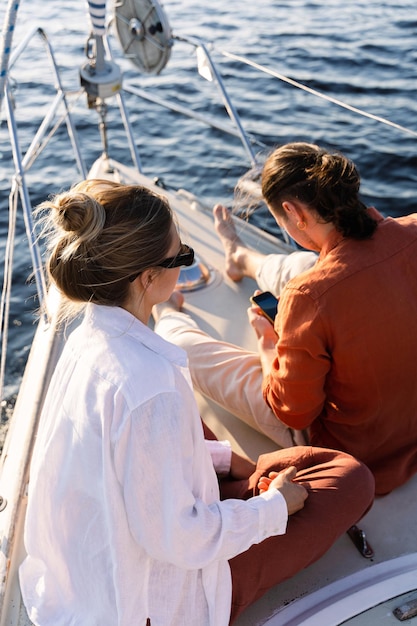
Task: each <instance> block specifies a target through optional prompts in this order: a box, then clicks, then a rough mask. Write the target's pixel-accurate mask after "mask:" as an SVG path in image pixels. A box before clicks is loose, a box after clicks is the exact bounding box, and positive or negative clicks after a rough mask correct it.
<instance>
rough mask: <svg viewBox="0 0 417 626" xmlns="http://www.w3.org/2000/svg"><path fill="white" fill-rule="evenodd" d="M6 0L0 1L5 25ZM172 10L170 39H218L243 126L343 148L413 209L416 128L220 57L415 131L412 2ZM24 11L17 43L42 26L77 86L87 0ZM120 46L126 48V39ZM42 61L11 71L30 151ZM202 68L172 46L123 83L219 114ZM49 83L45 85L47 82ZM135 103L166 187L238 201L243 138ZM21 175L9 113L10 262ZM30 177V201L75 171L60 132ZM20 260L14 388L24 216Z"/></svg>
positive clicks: (94, 134) (81, 113)
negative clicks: (14, 187) (15, 175)
mask: <svg viewBox="0 0 417 626" xmlns="http://www.w3.org/2000/svg"><path fill="white" fill-rule="evenodd" d="M108 2H109V6H110V0H108ZM4 4H5V2H4V0H3V2H2V5H4ZM4 8H5V7H4V6H2V7H1V8H0V18H1V20H2V18H3V12H4ZM164 8H165V12H166V13H167V16H168V19H169V22H170V25H171V28H172V30H173V33H174V35H187V36H194V37H195V36H198V37H201V38H202V39H203V40H204V41H205V42H211V43H212V52H213V54H214V58H215V59H216V60H217V61H218V62H219V67H220V71H221V73H222V75H223V77H224V79H225V81H226V85H227V87H228V89H229V92H230V95H231V96H232V98H233V100H234V102H235V105H236V106H237V109H238V111H239V114H240V115H241V116H242V120H243V123H244V125H245V128H246V129H247V130H248V131H249V132H251V133H253V134H254V135H255V136H256V138H257V139H258V140H259V142H260V146H261V144H263V145H265V146H268V147H271V146H273V145H275V144H277V143H284V142H287V141H294V140H303V141H313V142H316V143H319V144H322V145H324V146H327V147H332V148H337V149H339V150H341V151H342V152H344V153H346V154H347V155H348V156H349V157H351V158H352V159H353V160H354V161H355V162H356V163H357V165H358V167H359V170H360V172H361V176H362V180H363V186H362V192H363V197H364V200H365V201H366V202H367V203H369V204H373V205H375V206H376V207H377V208H378V209H379V210H380V211H382V212H383V213H384V214H386V215H394V216H395V215H402V214H407V213H411V212H414V211H416V208H417V202H416V195H415V191H416V180H417V171H416V170H417V167H416V166H417V156H416V155H417V150H416V147H417V137H416V136H415V135H412V134H408V133H406V132H403V131H401V130H397V129H395V128H391V127H389V126H386V125H382V124H380V123H377V122H376V121H373V120H370V119H367V118H365V117H360V116H358V115H357V114H355V113H353V112H351V111H348V110H346V109H344V108H340V107H338V106H336V105H335V104H332V103H329V102H326V101H324V100H321V99H318V98H317V97H315V96H314V95H312V94H310V93H306V92H304V91H301V90H298V89H296V88H294V87H293V86H291V85H289V84H287V83H285V82H281V81H277V80H274V79H272V78H271V77H269V76H265V75H264V76H261V77H259V76H258V75H257V74H256V73H255V71H254V70H253V69H251V68H249V67H247V66H245V65H242V64H241V63H239V62H236V61H232V62H231V61H226V59H224V57H222V56H221V55H220V52H221V51H222V50H225V51H228V52H232V53H235V54H238V55H242V56H244V57H247V58H249V59H251V60H252V61H255V62H257V63H259V64H261V65H264V66H266V67H268V68H270V69H274V70H275V71H277V72H279V73H280V74H283V75H285V76H288V77H290V78H292V79H294V80H296V81H299V82H301V83H304V84H306V85H308V86H309V87H310V88H312V89H315V90H318V91H320V92H322V93H324V94H326V95H328V96H331V97H333V98H336V99H338V100H341V101H343V102H346V103H348V104H350V105H352V106H354V107H356V108H359V109H363V110H365V111H367V112H369V113H372V114H374V115H377V116H380V117H383V118H388V119H389V120H391V121H392V122H394V123H396V124H400V125H402V126H405V127H407V128H409V129H411V130H412V131H414V132H417V103H416V78H417V63H416V61H417V52H416V40H417V13H416V8H415V0H396V1H395V2H394V1H392V2H383V1H380V0H349V1H346V0H344V1H341V0H311V1H303V0H283V1H280V2H278V1H277V0H261V2H241V1H240V2H237V0H231V1H230V2H228V3H225V2H224V0H210V2H204V3H202V2H198V1H197V0H167V1H166V2H165V3H164ZM18 15H19V20H18V25H17V28H16V33H15V37H14V41H15V43H17V42H18V41H20V39H21V38H22V36H23V34H24V33H25V32H26V31H27V30H28V29H30V28H31V27H33V26H34V25H40V26H42V27H43V28H44V29H45V31H46V32H47V33H48V34H49V36H50V39H51V42H52V44H53V46H54V47H55V49H56V55H57V61H58V63H59V65H60V67H61V69H62V76H63V81H64V86H65V87H66V88H68V89H73V90H77V89H78V85H79V67H80V66H81V64H82V63H84V62H85V57H84V46H85V42H86V39H87V35H88V32H89V22H88V18H87V16H86V13H85V5H84V0H73V1H72V2H71V3H68V2H63V1H62V0H59V1H58V0H49V1H48V2H40V0H26V1H25V0H23V1H22V3H21V7H20V10H19V14H18ZM114 47H115V48H116V49H117V50H118V49H119V48H118V44H117V42H114ZM42 59H43V52H42V46H41V45H40V44H39V43H35V44H34V45H33V46H32V47H31V48H30V50H29V51H28V52H27V54H25V56H24V57H23V59H22V62H21V63H20V64H19V68H16V70H15V71H14V72H13V77H16V79H18V80H19V82H21V81H22V80H23V85H21V86H20V87H19V88H18V89H17V91H16V94H15V99H16V115H17V117H18V119H19V120H20V122H21V123H22V124H23V135H22V138H21V142H22V151H24V150H25V149H26V146H27V145H28V142H29V140H30V137H31V136H32V135H31V132H32V128H33V123H34V122H35V121H38V120H39V119H40V115H41V113H42V111H44V110H45V107H46V103H47V96H48V95H49V94H50V93H51V91H52V89H51V87H50V79H49V78H48V70H47V65H46V63H45V62H44V61H43V60H42ZM194 67H195V59H194V54H193V52H192V50H191V48H189V47H186V46H184V45H183V44H180V43H175V45H174V48H173V51H172V56H171V60H170V62H169V64H168V66H167V67H166V68H165V69H164V70H163V72H162V73H161V75H160V76H157V77H155V76H140V75H138V73H137V71H136V70H134V69H133V68H132V66H130V65H129V64H128V63H123V69H124V71H125V73H126V79H128V80H129V81H133V82H135V83H136V84H137V85H138V86H139V87H141V88H145V89H147V90H152V91H155V92H156V93H157V94H159V95H160V96H162V97H167V98H168V97H172V98H174V99H175V100H178V101H180V102H186V103H191V105H192V107H193V108H194V109H195V110H196V111H199V112H209V113H213V114H214V113H217V112H218V111H220V110H221V106H220V104H219V98H218V95H217V92H216V90H215V88H214V86H213V85H212V84H210V83H208V82H206V81H204V80H203V79H202V78H201V77H199V76H198V75H196V74H195V71H194ZM39 82H40V83H41V85H42V88H41V90H39V89H38V87H37V84H38V83H39ZM128 105H129V108H130V109H131V113H132V124H133V126H134V129H135V132H136V133H137V136H138V147H139V150H140V152H141V154H142V160H143V165H144V171H145V173H146V174H151V175H152V176H159V177H161V178H162V179H163V180H164V182H165V183H166V184H167V185H172V186H174V187H178V186H180V187H184V188H187V189H189V190H190V191H192V192H194V193H196V194H197V195H199V196H202V197H203V199H204V200H205V201H206V203H207V204H208V205H212V204H213V203H214V202H217V201H219V200H220V201H223V202H225V203H227V204H231V202H232V195H233V187H234V185H235V183H236V180H237V179H238V178H239V176H241V175H242V174H243V173H244V172H245V170H246V169H247V168H248V167H249V162H248V160H247V159H246V157H245V154H244V152H243V151H242V149H241V146H240V144H239V143H238V141H237V140H236V141H235V140H234V139H230V140H229V141H228V143H227V146H226V152H225V145H224V142H223V141H222V137H221V134H220V133H219V132H218V131H213V130H208V129H206V128H205V127H203V126H202V125H199V124H197V125H196V124H195V123H194V122H189V121H183V120H181V119H178V117H177V116H175V115H174V114H173V113H170V112H168V111H164V110H163V109H160V108H159V107H156V106H155V105H152V104H148V103H141V104H140V105H138V104H137V103H136V102H135V103H133V102H132V99H131V98H128ZM3 112H4V110H3ZM73 113H74V118H75V120H76V124H77V127H78V129H79V131H80V132H81V133H82V146H83V150H84V151H85V153H86V161H87V166H88V165H91V163H92V162H93V161H94V159H95V158H96V157H97V156H98V155H99V154H100V152H101V145H100V137H99V133H98V130H97V129H94V127H92V128H93V129H91V128H89V124H90V123H91V122H94V123H95V121H96V117H95V113H94V112H92V111H87V110H86V107H85V99H84V98H82V99H81V100H80V101H79V102H78V103H77V105H76V106H75V108H74V111H73ZM3 118H4V114H3ZM108 119H109V123H111V124H112V125H113V128H114V130H112V132H111V133H110V134H109V137H108V140H109V151H110V154H111V156H114V157H115V158H120V159H122V160H124V161H126V162H127V163H129V156H128V154H126V141H125V137H124V133H123V130H122V124H121V122H120V119H119V117H118V113H117V112H116V111H115V110H114V109H113V108H112V107H111V105H109V112H108ZM259 149H261V148H259ZM225 154H226V160H225V158H224V155H225ZM11 173H12V169H11V150H10V146H9V144H8V140H7V134H6V132H5V124H4V122H3V123H2V125H1V127H0V255H1V256H2V257H3V255H4V247H5V238H6V233H7V219H8V218H7V205H8V187H9V180H10V175H11ZM28 178H29V180H30V182H31V185H32V189H33V190H32V192H31V193H32V196H31V198H32V202H33V204H37V203H38V202H40V201H41V200H43V199H45V196H46V195H47V194H48V193H53V192H56V191H58V190H60V189H63V188H66V187H68V186H70V185H71V184H72V183H73V182H74V181H76V180H79V178H80V175H79V173H78V172H77V170H76V168H75V166H74V163H73V161H72V158H71V155H70V150H69V144H68V142H67V140H66V138H65V134H64V133H63V132H62V133H61V132H60V133H58V135H57V136H56V137H55V138H54V139H53V141H52V142H51V144H50V145H49V146H48V148H47V149H46V150H45V151H44V152H43V154H42V156H41V158H40V159H39V162H38V164H37V165H36V166H34V167H33V168H32V169H31V171H30V173H29V174H28ZM257 219H258V221H259V223H260V224H261V226H262V227H264V228H266V229H267V230H271V229H273V224H272V222H271V221H270V220H268V218H267V216H266V215H265V214H262V215H260V216H258V218H257ZM15 260H16V270H15V274H14V288H13V300H12V311H11V322H10V323H11V333H10V340H9V343H10V347H11V354H10V357H9V364H8V376H7V381H6V382H7V384H8V387H7V393H8V395H10V394H12V393H13V392H14V390H15V388H16V384H17V382H18V380H19V377H20V375H21V372H22V369H23V366H24V363H25V360H26V357H27V353H28V349H29V346H30V341H31V337H32V333H33V330H34V325H33V321H34V316H33V310H34V308H36V304H37V303H36V299H35V297H34V288H33V285H31V284H30V282H29V284H27V283H26V279H27V277H28V274H29V272H30V258H29V254H28V251H27V247H26V236H25V232H24V225H23V219H22V217H21V215H19V218H18V224H17V244H16V252H15ZM0 272H2V268H1V269H0ZM1 278H2V275H1Z"/></svg>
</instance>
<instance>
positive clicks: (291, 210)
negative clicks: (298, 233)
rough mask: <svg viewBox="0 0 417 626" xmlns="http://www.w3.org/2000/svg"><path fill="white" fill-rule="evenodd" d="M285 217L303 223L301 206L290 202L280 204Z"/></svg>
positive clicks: (303, 216)
mask: <svg viewBox="0 0 417 626" xmlns="http://www.w3.org/2000/svg"><path fill="white" fill-rule="evenodd" d="M282 208H283V209H284V211H285V213H286V215H288V216H290V215H292V216H293V217H294V218H295V219H296V220H297V221H300V222H305V213H304V211H303V208H302V206H301V205H300V204H299V203H298V202H291V200H285V202H283V203H282Z"/></svg>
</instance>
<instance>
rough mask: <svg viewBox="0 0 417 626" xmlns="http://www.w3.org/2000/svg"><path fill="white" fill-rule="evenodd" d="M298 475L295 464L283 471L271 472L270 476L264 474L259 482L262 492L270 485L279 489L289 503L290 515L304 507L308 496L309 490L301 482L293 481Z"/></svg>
mask: <svg viewBox="0 0 417 626" xmlns="http://www.w3.org/2000/svg"><path fill="white" fill-rule="evenodd" d="M296 475H297V469H296V468H295V467H293V466H291V467H287V469H285V470H283V471H282V472H279V473H278V472H270V473H269V475H268V476H262V478H260V479H259V482H258V489H259V491H260V493H264V492H265V491H267V490H268V489H269V488H270V487H273V488H275V489H278V491H280V492H281V493H282V495H283V496H284V498H285V502H286V503H287V509H288V515H292V514H293V513H296V512H297V511H299V510H300V509H302V508H303V506H304V502H305V500H306V499H307V497H308V491H307V489H306V488H305V487H303V485H301V484H300V483H295V482H293V479H294V478H295V477H296Z"/></svg>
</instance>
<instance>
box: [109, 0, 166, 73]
mask: <svg viewBox="0 0 417 626" xmlns="http://www.w3.org/2000/svg"><path fill="white" fill-rule="evenodd" d="M114 13H115V25H116V32H117V37H118V39H119V41H120V44H121V46H122V49H123V52H124V54H125V56H126V58H128V59H130V60H131V61H132V62H133V63H134V64H135V65H136V66H137V67H139V69H140V70H142V72H145V73H147V74H159V72H160V71H161V70H163V68H164V67H165V65H166V64H167V62H168V60H169V57H170V56H171V48H172V36H171V29H170V26H169V23H168V20H167V18H166V16H165V12H164V11H163V9H162V7H161V5H160V4H159V3H158V2H157V0H115V3H114Z"/></svg>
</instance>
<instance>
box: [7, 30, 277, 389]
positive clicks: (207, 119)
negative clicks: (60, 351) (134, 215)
mask: <svg viewBox="0 0 417 626" xmlns="http://www.w3.org/2000/svg"><path fill="white" fill-rule="evenodd" d="M35 38H40V39H41V41H42V43H43V45H44V48H45V53H46V59H47V62H48V66H50V68H51V75H52V78H53V84H54V92H55V93H54V95H51V97H50V101H49V103H48V105H47V107H46V112H45V113H44V115H43V118H42V119H41V121H40V122H39V125H38V127H37V129H36V130H35V132H34V135H33V138H32V139H31V141H30V144H29V146H28V148H27V149H26V150H25V151H24V152H23V150H22V144H23V142H22V141H21V130H20V128H19V123H18V120H17V116H16V113H15V99H14V93H13V89H12V86H13V87H16V86H18V85H19V82H18V80H16V78H15V75H14V70H15V68H17V66H18V61H19V60H20V59H21V57H22V55H23V53H25V52H27V50H28V48H29V47H30V46H31V45H32V44H33V42H34V39H35ZM175 39H177V40H178V41H181V42H183V43H186V44H188V45H191V46H192V47H193V48H195V50H196V51H197V61H198V68H197V69H198V70H199V72H200V73H201V74H202V75H203V76H204V77H205V78H208V79H210V80H212V81H213V82H215V84H216V85H217V87H218V89H219V92H220V94H221V98H222V100H223V104H224V108H225V109H226V111H227V114H228V116H229V119H230V120H231V123H230V122H229V123H227V122H225V121H222V120H219V119H215V118H213V117H212V116H209V115H203V114H199V113H197V112H195V111H193V110H192V109H191V108H187V107H185V106H182V105H181V104H179V103H174V102H169V101H167V100H165V99H164V98H160V97H158V96H157V95H152V94H151V93H149V92H148V91H146V90H144V89H141V88H139V87H137V86H135V85H133V84H131V83H129V82H128V81H126V84H125V85H123V87H122V89H120V90H119V91H118V92H117V93H115V94H114V96H115V100H116V106H117V108H118V110H119V113H120V119H121V121H122V124H123V126H124V131H125V134H126V138H127V145H128V148H129V151H130V155H131V159H132V162H133V165H134V167H135V168H136V169H137V170H138V171H139V172H141V170H142V166H141V158H140V155H139V152H138V149H137V145H136V140H135V137H134V133H133V129H132V126H131V123H130V115H129V112H128V107H127V104H126V95H127V94H131V95H133V96H135V97H138V98H141V99H144V100H148V101H152V102H153V103H155V104H157V105H159V106H161V107H164V108H166V109H170V110H172V111H175V112H176V113H178V114H180V115H182V116H185V117H188V118H190V119H194V120H198V121H199V122H202V123H203V124H205V125H206V126H209V127H211V128H214V129H217V130H220V131H221V132H222V133H224V134H229V135H233V136H235V137H237V138H238V139H240V142H241V144H242V146H243V149H244V152H245V154H246V156H247V158H248V159H249V166H250V167H252V166H254V165H256V163H257V157H256V154H255V151H254V149H253V146H255V145H256V146H257V147H258V148H260V147H261V148H264V147H265V146H264V145H263V144H262V143H261V142H259V141H258V140H257V139H256V138H255V137H253V136H252V135H251V134H250V133H247V132H246V131H245V130H244V128H243V124H242V122H241V120H240V118H239V115H238V113H237V111H236V108H235V106H234V105H233V103H232V101H231V98H230V97H229V94H228V92H227V90H226V87H225V85H224V82H223V80H222V77H221V75H220V72H219V71H218V69H217V67H216V64H215V62H214V60H213V58H212V55H211V54H210V52H209V50H208V48H207V46H206V45H205V43H204V42H202V41H201V40H200V39H197V38H187V37H176V38H175ZM104 46H105V50H106V53H107V55H108V57H109V58H110V60H111V61H113V52H112V50H111V46H110V38H109V37H105V39H104ZM11 73H13V80H12V79H11V78H10V77H11V75H12V74H11ZM85 93H86V91H85V89H83V88H82V87H81V86H80V89H79V90H77V91H73V92H69V91H65V89H64V87H63V82H62V80H61V70H60V68H59V66H58V63H57V61H56V57H55V54H54V50H53V48H52V45H51V43H50V41H49V38H48V35H47V34H46V32H45V31H44V30H43V29H42V28H38V27H34V28H32V29H31V30H30V31H29V32H28V33H27V34H26V36H25V37H24V38H23V39H22V41H21V42H20V43H19V45H17V46H16V47H15V48H14V49H13V51H12V53H11V54H10V59H9V63H8V72H7V77H6V80H5V81H4V93H3V94H2V102H3V103H4V109H3V112H4V114H5V117H6V121H7V128H8V134H9V140H10V147H11V152H12V159H13V167H14V172H13V174H12V177H11V184H10V188H11V193H10V196H9V214H10V220H11V222H13V221H14V222H15V220H16V213H17V209H18V200H19V199H20V202H21V206H22V211H23V217H24V223H25V230H26V235H27V240H28V246H29V250H30V255H31V262H32V273H33V277H34V280H35V284H36V291H37V296H38V300H39V310H40V311H41V314H42V315H43V316H44V321H46V322H48V319H49V312H48V310H47V299H46V290H47V286H46V278H45V273H44V268H43V264H42V258H41V251H40V246H39V241H38V239H39V238H38V235H37V233H36V229H35V225H34V220H33V206H32V202H31V197H30V185H29V183H28V179H27V174H28V172H29V170H30V169H31V168H32V166H33V165H34V163H35V162H36V160H37V159H38V157H39V156H40V154H41V153H42V152H43V151H44V150H45V148H46V146H47V145H48V144H49V142H50V141H51V140H52V138H53V137H54V136H55V135H56V134H57V132H58V130H59V129H60V128H61V127H62V126H64V125H65V126H66V131H67V135H68V137H69V140H70V143H71V147H72V155H73V158H74V161H75V164H76V167H77V170H78V172H79V174H80V176H81V177H82V178H86V177H87V175H88V169H87V167H86V164H85V161H84V157H83V154H82V151H81V144H80V140H79V132H78V130H77V126H76V122H75V119H74V117H75V116H74V115H73V110H74V108H75V104H74V102H73V100H74V97H75V99H76V101H77V100H78V99H79V98H80V97H81V96H85ZM89 104H91V102H90V103H89ZM93 108H95V109H96V111H97V114H98V128H99V131H100V135H101V142H102V149H103V155H104V156H105V157H108V156H109V155H108V146H107V138H106V137H107V119H106V114H107V103H106V101H104V100H103V99H100V98H96V99H95V102H94V106H93ZM226 119H227V118H226ZM8 237H9V241H8V243H7V246H6V257H7V258H6V259H5V267H4V279H3V290H2V300H1V310H0V322H1V327H0V332H1V338H2V357H1V364H0V391H1V389H2V381H3V379H4V369H5V358H6V352H7V334H8V332H7V331H8V322H7V317H8V311H9V298H10V290H11V277H12V271H13V249H14V242H13V241H12V239H13V237H14V228H13V227H9V234H8ZM283 238H284V240H286V241H287V243H289V239H288V237H286V236H285V235H284V234H283Z"/></svg>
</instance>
